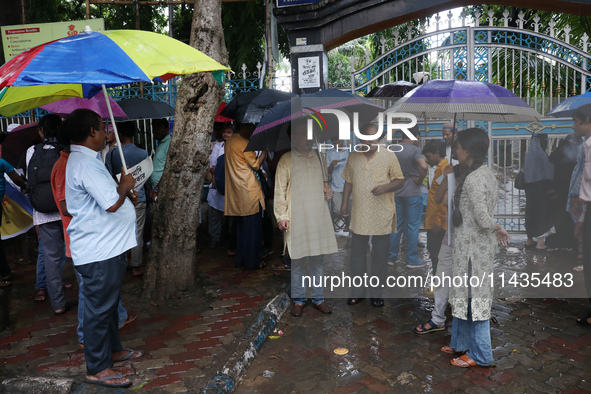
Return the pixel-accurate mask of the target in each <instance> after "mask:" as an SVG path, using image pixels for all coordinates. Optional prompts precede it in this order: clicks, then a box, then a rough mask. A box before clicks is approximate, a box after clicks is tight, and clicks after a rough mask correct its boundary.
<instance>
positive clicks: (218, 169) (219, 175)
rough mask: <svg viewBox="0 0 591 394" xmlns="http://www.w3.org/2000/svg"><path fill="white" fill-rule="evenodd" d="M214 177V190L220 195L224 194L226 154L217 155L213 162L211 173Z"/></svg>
mask: <svg viewBox="0 0 591 394" xmlns="http://www.w3.org/2000/svg"><path fill="white" fill-rule="evenodd" d="M213 176H214V178H215V186H216V190H217V191H218V193H219V194H221V195H222V196H223V195H225V194H226V155H221V156H220V157H218V161H217V162H216V163H215V172H214V174H213Z"/></svg>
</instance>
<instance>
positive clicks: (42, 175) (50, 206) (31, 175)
mask: <svg viewBox="0 0 591 394" xmlns="http://www.w3.org/2000/svg"><path fill="white" fill-rule="evenodd" d="M47 144H48V143H45V142H42V143H40V144H37V145H35V152H34V153H33V156H32V157H31V160H30V161H29V165H28V167H27V180H28V181H29V199H30V200H31V204H32V205H33V208H35V209H36V210H37V211H39V212H42V213H55V212H59V210H58V208H57V205H56V204H55V199H54V198H53V192H52V190H51V171H52V170H53V166H54V164H55V162H56V161H57V160H58V159H59V158H60V151H61V147H59V146H57V145H53V144H50V145H53V146H54V148H55V149H43V146H44V145H47Z"/></svg>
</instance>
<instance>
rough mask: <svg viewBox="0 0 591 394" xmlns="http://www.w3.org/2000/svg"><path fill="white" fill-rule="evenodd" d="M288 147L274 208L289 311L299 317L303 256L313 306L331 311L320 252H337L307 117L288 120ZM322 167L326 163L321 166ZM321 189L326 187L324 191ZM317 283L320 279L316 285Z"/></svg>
mask: <svg viewBox="0 0 591 394" xmlns="http://www.w3.org/2000/svg"><path fill="white" fill-rule="evenodd" d="M291 126H292V130H293V133H292V134H291V141H292V147H293V149H292V151H291V152H287V153H285V154H284V155H283V156H282V157H281V159H280V160H279V163H278V164H277V172H276V173H275V204H274V211H275V217H276V218H277V226H278V227H279V230H281V231H285V244H286V248H287V250H288V252H289V254H290V257H291V259H292V260H291V298H292V299H293V302H294V305H293V307H292V309H291V315H292V316H294V317H300V316H301V315H302V312H303V309H304V305H305V304H306V288H305V286H304V281H303V277H304V274H305V271H306V268H305V265H306V260H307V262H308V263H309V265H310V269H309V270H310V276H311V277H312V280H311V281H310V285H309V287H310V288H309V289H308V290H309V292H310V296H311V297H312V304H313V305H314V308H316V309H317V310H319V311H320V312H321V313H324V314H328V313H331V312H332V309H331V308H330V306H328V305H327V304H326V303H325V302H324V294H323V290H324V289H323V286H322V284H321V283H322V277H323V275H324V265H323V261H322V256H323V255H325V254H331V253H335V252H337V242H336V238H335V236H334V231H333V227H332V221H331V219H330V212H329V210H328V204H327V203H326V200H330V199H332V197H333V192H332V190H330V189H327V190H324V186H323V184H324V179H323V175H322V174H323V170H322V167H321V166H325V167H326V163H325V162H323V161H322V160H319V158H318V154H317V153H316V152H314V150H313V149H312V148H311V141H309V140H307V138H306V123H305V122H303V121H297V122H295V124H294V123H292V125H291ZM324 171H326V169H325V170H324ZM323 191H324V193H323ZM318 283H320V285H317V284H318Z"/></svg>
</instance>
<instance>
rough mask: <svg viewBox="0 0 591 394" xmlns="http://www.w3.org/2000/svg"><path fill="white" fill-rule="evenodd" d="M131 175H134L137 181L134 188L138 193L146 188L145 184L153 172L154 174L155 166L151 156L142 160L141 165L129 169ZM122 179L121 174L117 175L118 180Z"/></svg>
mask: <svg viewBox="0 0 591 394" xmlns="http://www.w3.org/2000/svg"><path fill="white" fill-rule="evenodd" d="M129 172H130V173H131V175H133V179H135V187H134V188H133V189H134V190H135V191H138V190H140V189H141V188H142V186H144V183H146V181H147V180H148V179H149V178H150V175H152V172H154V165H153V164H152V158H151V157H150V156H148V157H146V158H145V159H144V160H142V161H141V162H140V163H139V164H136V165H135V166H133V167H131V168H130V169H129ZM120 179H121V174H117V180H120Z"/></svg>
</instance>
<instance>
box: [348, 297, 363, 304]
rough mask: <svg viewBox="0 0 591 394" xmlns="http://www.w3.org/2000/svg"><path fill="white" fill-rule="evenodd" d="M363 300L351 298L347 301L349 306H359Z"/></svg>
mask: <svg viewBox="0 0 591 394" xmlns="http://www.w3.org/2000/svg"><path fill="white" fill-rule="evenodd" d="M361 300H363V298H349V299H348V300H347V304H349V305H357V304H359V303H360V302H361Z"/></svg>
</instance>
